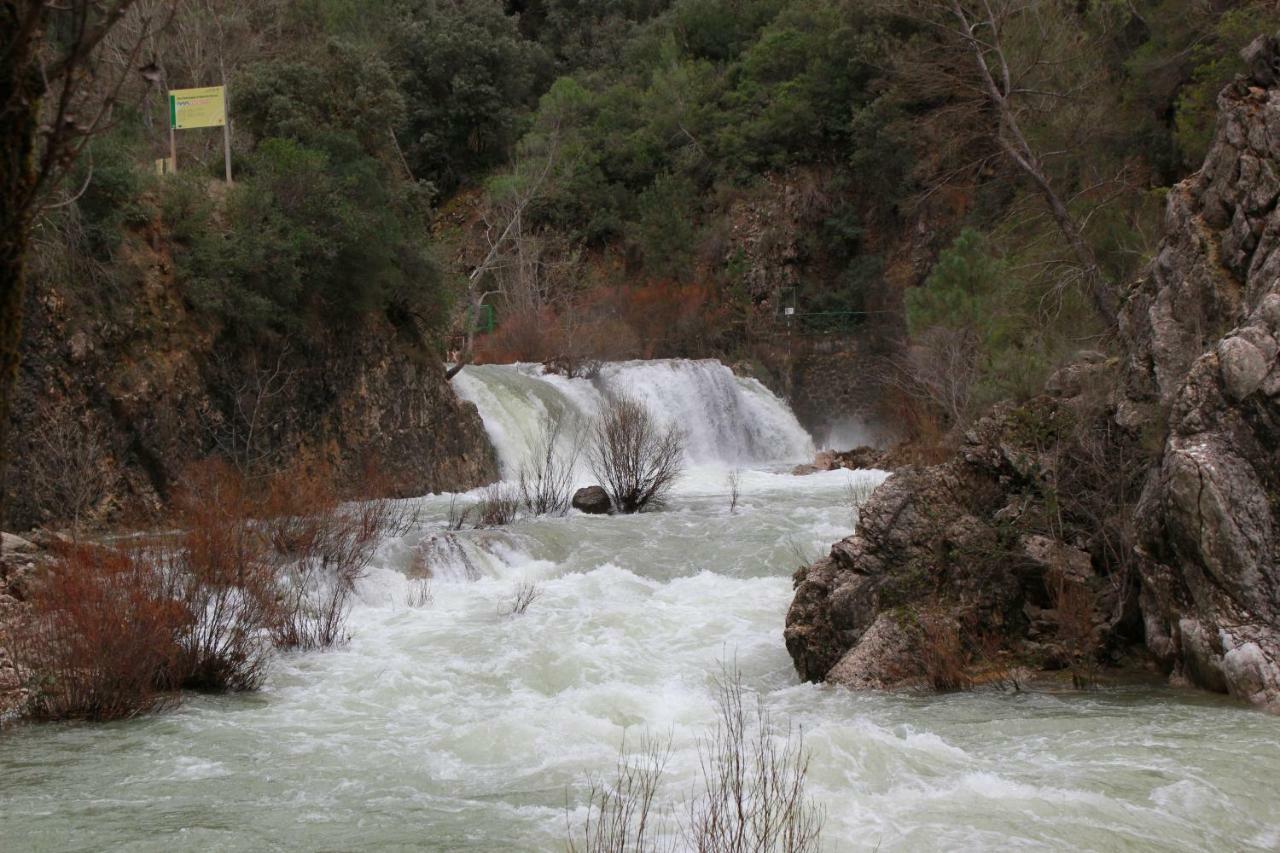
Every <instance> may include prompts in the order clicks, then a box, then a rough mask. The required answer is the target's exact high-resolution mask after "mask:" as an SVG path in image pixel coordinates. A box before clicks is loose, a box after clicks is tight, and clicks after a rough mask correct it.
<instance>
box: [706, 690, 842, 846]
mask: <svg viewBox="0 0 1280 853" xmlns="http://www.w3.org/2000/svg"><path fill="white" fill-rule="evenodd" d="M716 687H717V704H718V706H719V707H718V711H719V723H718V725H717V726H716V729H715V731H714V732H713V733H712V734H711V735H709V736H708V737H706V738H705V739H704V740H703V741H702V744H701V746H700V749H699V754H700V759H701V768H702V789H701V792H700V794H699V795H698V796H697V797H695V798H694V800H693V801H692V802H691V803H690V804H689V816H688V822H687V824H686V825H685V826H684V827H683V834H684V840H685V843H686V845H687V846H688V847H689V848H690V849H694V850H699V851H709V852H710V853H729V852H730V851H735V853H736V851H777V853H805V851H816V850H818V844H819V836H820V835H821V832H822V824H823V822H824V820H825V815H824V814H823V812H822V809H821V808H820V807H818V806H817V805H815V804H814V803H813V802H812V801H811V800H810V798H809V797H808V795H807V794H806V793H805V781H806V778H807V776H808V773H809V753H808V751H807V750H806V749H805V747H804V733H803V732H799V731H793V730H792V729H791V728H790V726H789V725H788V726H785V727H780V726H778V725H776V724H775V723H774V721H773V720H772V718H771V716H770V714H769V712H768V709H766V708H765V706H764V702H763V700H761V699H760V698H759V697H758V696H757V697H756V698H755V701H754V702H751V701H749V700H748V698H747V695H746V690H745V688H744V687H743V684H742V673H741V672H740V671H739V670H737V669H736V668H732V669H730V668H728V667H726V668H725V669H724V670H723V671H722V673H721V675H720V676H719V678H718V680H717V684H716Z"/></svg>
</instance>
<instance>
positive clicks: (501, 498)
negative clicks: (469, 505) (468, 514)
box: [475, 482, 520, 528]
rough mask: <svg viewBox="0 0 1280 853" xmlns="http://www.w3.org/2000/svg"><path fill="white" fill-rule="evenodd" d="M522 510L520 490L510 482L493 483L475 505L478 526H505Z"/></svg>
mask: <svg viewBox="0 0 1280 853" xmlns="http://www.w3.org/2000/svg"><path fill="white" fill-rule="evenodd" d="M519 512H520V491H519V489H517V488H516V487H515V486H512V485H510V484H508V483H502V482H498V483H492V484H490V485H488V486H486V487H485V490H484V496H483V497H482V498H481V499H480V503H478V504H476V507H475V519H476V527H478V528H479V527H505V526H506V525H508V524H511V523H512V522H513V521H515V520H516V516H517V515H518V514H519Z"/></svg>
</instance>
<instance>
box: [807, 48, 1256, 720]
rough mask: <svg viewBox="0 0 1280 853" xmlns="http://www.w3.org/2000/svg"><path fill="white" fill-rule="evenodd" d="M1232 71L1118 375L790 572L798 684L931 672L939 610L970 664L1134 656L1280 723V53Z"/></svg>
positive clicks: (1122, 324) (992, 426)
mask: <svg viewBox="0 0 1280 853" xmlns="http://www.w3.org/2000/svg"><path fill="white" fill-rule="evenodd" d="M1245 58H1246V61H1247V62H1248V63H1249V68H1250V71H1249V74H1248V75H1246V76H1244V77H1241V78H1239V79H1237V80H1236V81H1235V82H1234V83H1233V84H1232V85H1231V86H1229V87H1228V88H1227V89H1226V90H1225V91H1224V92H1223V93H1222V94H1221V96H1220V97H1219V120H1218V128H1217V134H1216V138H1215V141H1214V144H1213V146H1212V148H1211V149H1210V151H1209V154H1208V156H1207V158H1206V161H1205V165H1204V168H1203V169H1202V170H1201V171H1200V172H1199V173H1198V174H1196V175H1194V176H1193V177H1191V178H1189V179H1187V180H1186V181H1184V182H1183V183H1181V184H1179V185H1178V186H1177V187H1175V188H1174V190H1173V191H1172V192H1171V193H1170V196H1169V202H1168V209H1167V214H1166V219H1167V232H1166V235H1167V236H1166V237H1165V239H1164V241H1163V242H1162V244H1161V246H1160V248H1159V250H1158V252H1157V254H1156V257H1155V258H1154V260H1153V261H1152V263H1151V265H1150V267H1149V269H1148V270H1147V272H1146V274H1145V275H1144V276H1143V278H1142V279H1141V280H1140V281H1138V282H1136V283H1135V284H1134V285H1133V286H1132V287H1131V288H1130V289H1129V291H1128V293H1127V295H1126V298H1125V302H1124V304H1123V307H1122V310H1121V315H1120V321H1119V330H1120V348H1121V355H1120V359H1119V360H1118V361H1117V360H1116V359H1108V358H1107V357H1106V356H1104V355H1102V354H1097V353H1093V354H1089V355H1087V356H1084V357H1082V358H1081V359H1080V360H1079V361H1078V362H1077V363H1075V364H1073V365H1071V366H1070V367H1068V368H1065V369H1064V370H1062V371H1060V372H1059V373H1058V374H1057V375H1056V376H1055V377H1053V378H1052V379H1051V380H1050V381H1049V382H1048V383H1047V386H1046V395H1045V396H1044V397H1041V398H1037V399H1036V400H1034V401H1032V402H1031V403H1030V404H1028V405H1026V406H1022V407H1016V408H1015V407H1011V406H1001V407H997V408H996V410H994V411H993V412H992V413H991V414H990V415H989V416H988V417H987V418H986V419H984V420H983V421H982V422H980V423H979V424H978V425H977V426H976V427H975V428H974V429H973V430H972V431H971V432H970V434H969V435H967V436H966V439H965V442H964V445H963V447H962V448H961V450H960V452H959V454H958V455H957V456H956V458H954V459H952V460H951V461H949V462H946V463H944V464H942V465H938V466H933V467H929V468H906V469H902V470H899V472H898V473H897V474H895V475H894V476H893V477H892V478H891V479H890V480H888V481H887V482H886V483H885V484H884V485H883V486H881V488H879V489H878V490H877V491H876V493H875V494H874V495H872V497H871V498H870V500H869V501H868V503H867V504H866V505H865V506H864V508H863V511H862V517H861V519H860V522H859V527H858V531H857V533H856V534H855V535H854V536H852V537H849V538H848V539H845V540H843V541H841V542H839V543H837V544H836V545H835V546H834V547H833V548H832V551H831V554H830V555H829V556H828V557H826V558H824V559H822V560H819V561H818V562H817V563H815V564H814V565H812V566H809V567H807V568H805V569H802V570H800V571H799V572H798V573H797V574H796V595H795V600H794V601H793V603H792V606H791V609H790V611H789V613H788V616H787V628H786V640H787V648H788V650H789V651H790V652H791V655H792V658H793V660H794V661H795V664H796V668H797V670H798V671H799V673H800V674H801V676H802V677H804V678H806V679H810V680H823V679H826V680H830V681H834V682H838V683H842V684H847V685H850V686H855V687H884V686H893V685H895V684H903V683H909V682H910V681H911V680H912V679H913V678H919V677H921V676H927V675H928V673H927V672H925V671H924V670H927V669H928V666H929V661H930V659H931V654H930V643H932V645H933V647H937V646H938V643H937V641H936V640H937V638H936V632H933V634H931V633H930V631H928V630H925V629H923V628H922V627H921V620H920V614H922V613H940V614H941V617H940V618H941V621H940V622H939V621H935V624H948V625H954V626H957V633H958V634H959V636H960V640H959V641H958V646H956V648H955V649H953V650H952V651H953V652H954V655H953V656H955V657H956V659H957V660H959V661H960V662H961V663H963V664H965V665H968V666H974V665H977V664H979V663H980V662H981V661H982V660H983V659H987V660H990V659H991V658H993V657H995V656H999V655H1016V656H1019V657H1020V660H1025V661H1032V662H1034V663H1036V664H1038V665H1041V666H1062V665H1077V664H1079V663H1080V662H1081V659H1082V657H1081V656H1082V655H1084V656H1087V657H1088V658H1089V659H1090V661H1091V662H1097V661H1098V660H1099V659H1102V660H1103V661H1104V662H1105V659H1106V658H1107V656H1108V654H1115V653H1117V652H1116V650H1118V649H1121V648H1123V647H1124V646H1126V645H1132V644H1142V645H1145V647H1146V648H1147V649H1148V650H1149V651H1150V653H1151V655H1152V656H1153V657H1154V658H1155V660H1156V661H1157V662H1158V663H1159V664H1160V665H1162V666H1163V667H1164V668H1165V670H1166V671H1167V672H1168V673H1169V675H1170V677H1171V678H1172V679H1173V680H1175V681H1178V682H1183V683H1191V684H1195V685H1199V686H1201V687H1205V688H1207V689H1211V690H1216V691H1220V692H1228V693H1231V694H1233V695H1235V696H1238V697H1240V698H1241V699H1244V700H1246V701H1248V702H1252V703H1255V704H1259V705H1262V706H1265V707H1267V708H1269V709H1271V710H1274V711H1280V539H1278V537H1280V210H1278V208H1277V201H1278V200H1280V39H1278V38H1273V37H1264V38H1259V39H1258V40H1257V41H1255V42H1254V43H1253V44H1252V45H1250V47H1249V48H1248V49H1247V50H1246V51H1245ZM1112 388H1114V389H1115V390H1110V389H1112ZM931 638H932V639H931ZM934 651H936V648H934Z"/></svg>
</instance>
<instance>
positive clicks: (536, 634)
mask: <svg viewBox="0 0 1280 853" xmlns="http://www.w3.org/2000/svg"><path fill="white" fill-rule="evenodd" d="M460 390H461V391H462V393H463V394H464V395H465V396H467V397H468V398H469V399H472V400H474V401H476V402H477V403H478V404H479V405H480V407H481V411H482V413H483V414H484V415H485V418H486V423H487V425H488V426H489V429H490V431H491V433H492V434H493V436H494V439H495V443H496V444H497V446H498V448H499V451H500V454H501V456H502V459H503V464H504V468H505V470H506V471H507V472H508V473H511V472H513V471H515V470H518V466H519V462H520V459H521V458H522V454H523V453H524V452H525V448H526V446H527V443H528V441H529V440H530V439H531V438H532V437H533V436H534V435H535V434H536V426H537V424H538V422H539V421H540V419H542V418H545V417H546V415H547V414H549V413H550V414H555V413H558V412H560V411H562V410H563V411H571V412H572V411H576V412H580V413H587V412H589V411H591V409H592V407H593V406H594V405H595V404H596V403H597V402H598V401H599V399H600V395H601V394H602V393H607V392H609V391H618V390H627V391H628V392H629V393H632V394H633V395H635V396H637V397H639V398H640V399H642V400H643V401H644V402H645V403H646V405H648V406H649V407H650V408H651V410H653V411H654V412H655V414H659V415H660V416H662V417H666V418H670V419H673V420H677V421H680V422H682V423H684V424H685V425H686V427H687V428H688V429H689V432H690V457H691V458H690V463H691V466H692V467H691V469H690V471H689V473H688V475H687V476H686V477H685V478H684V479H683V481H682V482H681V484H680V486H679V488H678V490H677V493H676V495H675V496H674V498H673V500H672V501H671V502H670V505H669V507H668V508H667V509H666V510H664V511H662V512H657V513H648V514H643V515H639V516H631V517H614V518H600V517H586V516H581V515H578V514H573V515H571V516H569V517H566V518H556V519H540V520H535V521H523V522H520V523H518V524H517V525H515V526H513V527H511V528H509V529H504V530H488V531H467V532H462V533H459V534H457V535H456V537H457V538H456V539H450V538H449V537H448V535H447V534H446V533H445V532H444V530H443V528H444V522H445V518H446V516H447V513H448V508H449V502H450V499H449V498H448V497H447V496H432V497H428V498H424V499H422V500H421V501H420V503H421V505H422V508H423V512H424V520H425V521H424V524H423V525H422V528H421V529H418V530H414V531H412V532H410V533H409V534H407V535H405V536H404V537H401V538H398V539H395V540H391V541H388V542H386V543H385V544H384V546H383V547H382V548H381V549H380V551H379V553H378V556H377V558H376V560H375V566H374V568H373V569H372V570H371V572H370V573H369V576H368V577H367V578H366V579H365V580H364V581H363V582H362V585H361V588H360V601H359V603H358V605H357V606H356V608H355V610H354V611H353V613H352V619H351V628H352V630H353V632H354V636H353V639H352V641H351V643H350V645H349V646H348V647H346V648H344V649H342V650H340V651H335V652H328V653H314V654H297V655H288V656H284V657H281V658H279V659H277V660H276V661H275V663H274V665H273V667H272V671H271V674H270V677H269V679H268V681H267V684H266V688H265V689H264V690H263V691H262V692H260V693H257V694H254V695H249V696H236V697H207V696H193V697H189V698H188V700H187V701H185V702H184V704H183V705H182V706H181V707H180V708H179V709H177V710H175V711H172V712H169V713H165V714H162V715H159V716H154V717H148V718H144V719H138V720H134V721H130V722H123V723H114V724H109V725H98V726H91V725H44V726H28V727H20V728H17V729H13V730H11V731H8V732H6V733H4V734H0V850H3V851H6V853H7V851H25V850H50V851H53V850H85V851H90V850H92V851H98V850H130V851H152V850H154V851H172V850H207V849H220V850H355V849H360V850H374V849H377V850H397V849H400V850H409V849H426V850H555V849H563V845H564V839H565V825H566V812H568V819H569V820H570V821H572V820H576V819H579V818H580V817H581V815H582V802H583V800H584V797H585V790H586V789H585V785H584V778H585V775H586V774H587V773H588V772H595V773H607V772H608V771H609V770H610V769H611V768H612V766H613V763H614V761H615V757H616V753H617V749H618V746H619V744H620V743H621V742H622V740H623V738H624V734H625V736H626V737H627V739H628V741H631V742H634V741H635V740H637V739H638V737H637V735H639V734H640V733H642V732H646V731H647V732H650V733H654V734H657V735H660V736H663V737H665V736H668V735H669V736H670V737H671V739H672V742H673V754H672V758H671V761H670V763H669V765H668V775H667V780H666V784H665V786H664V787H663V789H662V794H661V796H662V797H663V798H664V801H666V802H672V803H674V802H676V801H678V800H680V799H682V798H683V797H684V796H685V795H686V794H687V793H688V792H689V790H690V789H691V788H692V786H693V784H694V782H695V780H696V773H697V765H698V753H697V740H698V738H699V736H701V735H703V734H704V733H705V732H706V731H707V729H708V727H709V726H711V725H712V724H713V722H714V714H715V705H714V701H713V683H712V678H713V676H714V675H715V673H716V672H717V671H718V668H719V664H720V663H721V662H722V661H726V660H736V662H737V666H738V667H739V668H740V669H741V670H742V672H743V674H744V678H745V681H746V684H747V686H748V687H749V688H750V689H751V690H752V691H756V692H758V693H760V694H761V695H762V696H763V697H764V701H765V703H766V705H767V707H768V708H769V709H770V710H771V712H772V714H773V715H774V716H775V717H776V718H778V719H785V720H790V721H791V722H792V723H793V724H796V725H799V726H802V727H803V730H804V732H805V737H806V743H807V746H808V747H809V749H810V750H811V751H812V765H811V776H810V789H811V792H812V793H813V794H814V796H815V797H816V798H817V800H818V801H819V802H820V803H821V804H822V805H823V806H824V807H825V810H826V812H827V824H826V830H825V833H824V839H825V842H826V846H827V848H828V849H830V850H833V851H836V850H840V851H843V850H875V849H879V850H885V851H889V850H909V851H916V850H954V849H998V850H1004V849H1009V848H1015V847H1016V848H1021V849H1041V850H1061V849H1073V850H1251V849H1256V850H1274V849H1277V848H1280V789H1277V786H1276V779H1277V774H1280V720H1277V719H1276V718H1275V717H1271V716H1267V715H1265V714H1262V713H1259V712H1256V711H1252V710H1248V709H1245V708H1242V707H1239V706H1237V705H1235V704H1233V703H1231V702H1228V701H1226V700H1221V699H1219V698H1217V697H1212V696H1208V695H1206V694H1200V693H1193V692H1186V691H1175V690H1171V689H1166V688H1159V687H1146V688H1138V687H1133V688H1124V689H1105V690H1100V691H1095V692H1091V693H1071V692H1061V693H1044V692H1041V693H1024V694H1017V695H1008V694H997V693H967V694H954V695H947V696H914V695H881V694H855V693H851V692H847V691H844V690H839V689H829V688H825V687H820V686H814V685H808V684H800V683H798V682H797V679H796V677H795V674H794V672H793V670H792V668H791V662H790V659H789V658H788V656H787V653H786V651H785V649H784V648H783V644H782V636H781V635H782V625H783V617H784V614H785V612H786V608H787V605H788V603H789V601H790V596H791V582H790V573H791V572H792V570H793V569H794V568H795V567H796V565H797V563H798V562H799V561H800V560H802V559H808V558H810V557H812V556H814V555H816V554H818V553H819V552H821V551H823V550H825V549H826V548H827V547H828V546H829V545H830V543H831V542H832V541H834V540H835V539H837V538H839V537H841V536H843V535H846V534H847V533H848V532H849V530H850V529H851V527H852V524H853V518H852V514H851V511H850V509H849V508H848V504H847V492H848V489H849V487H850V485H851V484H856V483H875V482H878V481H879V480H880V479H881V478H882V477H883V475H878V474H872V473H851V472H845V471H839V472H828V473H824V474H816V475H811V476H807V477H794V476H791V475H789V474H786V473H782V472H784V471H786V470H787V468H788V467H789V465H786V464H782V463H785V462H790V461H793V460H794V459H796V458H801V457H803V456H805V455H807V454H809V453H810V452H811V450H812V448H811V446H810V445H809V444H808V440H807V438H806V437H805V436H804V433H803V431H801V430H800V429H799V427H798V425H796V424H795V422H794V419H793V418H791V416H790V414H789V413H788V412H787V410H786V407H785V406H784V405H783V404H781V403H780V402H779V401H778V400H777V399H776V398H774V397H773V396H772V395H770V394H769V393H768V392H767V391H765V390H764V389H763V387H761V386H759V385H758V384H757V383H753V382H750V381H747V380H741V379H737V378H734V377H733V376H732V375H731V374H730V373H729V372H728V371H727V370H726V369H724V368H723V367H720V366H719V365H717V364H715V363H714V362H702V363H688V362H673V363H649V364H631V365H612V366H608V367H607V368H606V370H605V371H604V373H603V374H602V376H601V377H600V378H599V379H598V380H597V381H596V382H595V383H588V382H586V381H584V380H572V381H570V380H564V379H559V378H544V377H540V376H538V375H537V371H535V370H533V369H529V368H524V369H518V368H498V367H485V368H468V369H467V370H465V371H464V372H463V374H462V376H461V377H460ZM733 467H740V468H742V469H743V473H742V475H741V498H740V501H739V505H738V508H737V511H736V512H735V513H732V514H731V513H730V511H729V505H728V498H727V496H726V492H727V488H726V476H727V473H728V471H729V470H731V468H733ZM418 553H421V554H424V555H426V557H427V558H428V564H429V565H430V566H431V567H432V569H433V570H434V572H435V580H434V581H433V583H432V586H431V590H432V594H433V596H434V600H433V601H432V602H431V603H430V604H428V605H426V606H421V604H422V603H421V602H420V601H413V604H411V603H410V602H411V600H413V599H414V598H415V592H416V590H417V587H418V585H417V583H416V582H412V581H409V580H407V579H406V576H405V571H406V570H407V569H408V568H409V567H411V566H413V565H414V564H415V562H418V560H417V559H416V558H415V554H418ZM468 577H472V578H475V579H473V580H468V579H467V578H468ZM526 580H527V581H534V582H537V583H538V584H539V587H540V589H541V591H542V595H541V597H540V598H538V599H537V600H536V601H535V602H534V603H533V604H532V606H531V607H530V608H529V609H528V611H527V612H526V613H524V614H523V615H516V616H512V615H504V614H503V611H504V610H505V609H506V608H507V606H508V604H509V601H510V599H511V596H512V589H513V586H514V585H515V584H517V583H519V582H521V581H526ZM413 605H419V606H413Z"/></svg>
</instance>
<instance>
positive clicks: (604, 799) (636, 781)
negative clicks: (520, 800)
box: [568, 738, 675, 853]
mask: <svg viewBox="0 0 1280 853" xmlns="http://www.w3.org/2000/svg"><path fill="white" fill-rule="evenodd" d="M670 757H671V740H670V738H668V739H667V740H666V741H665V742H664V741H658V740H656V739H645V740H644V741H643V742H642V743H641V746H640V749H639V750H638V751H637V752H636V753H635V754H634V755H628V754H627V747H626V743H625V742H624V743H623V745H622V747H621V748H619V750H618V763H617V768H616V770H615V772H614V776H613V778H612V779H611V780H608V781H606V780H604V779H599V778H593V779H591V780H590V781H591V789H590V792H589V793H588V795H587V817H586V820H585V821H584V822H583V824H582V826H581V828H580V832H579V833H575V832H574V830H573V827H572V824H570V825H569V826H568V836H569V839H568V848H569V851H570V853H629V851H645V853H649V851H662V850H674V846H675V845H674V844H672V843H670V842H664V841H663V840H662V839H661V836H660V829H661V827H659V826H657V825H656V821H655V820H654V818H655V817H656V815H655V813H654V798H655V797H656V795H657V792H658V787H659V785H660V784H661V782H662V775H663V773H664V772H665V770H666V766H667V761H668V760H669V759H670Z"/></svg>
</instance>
